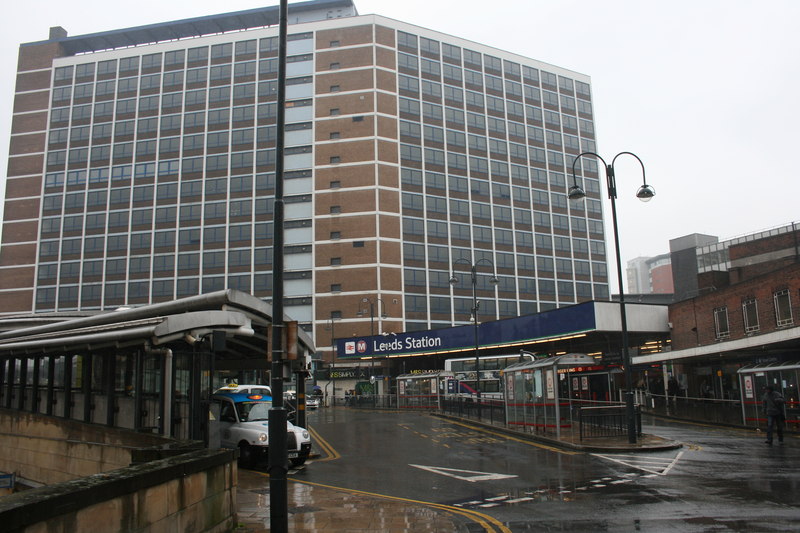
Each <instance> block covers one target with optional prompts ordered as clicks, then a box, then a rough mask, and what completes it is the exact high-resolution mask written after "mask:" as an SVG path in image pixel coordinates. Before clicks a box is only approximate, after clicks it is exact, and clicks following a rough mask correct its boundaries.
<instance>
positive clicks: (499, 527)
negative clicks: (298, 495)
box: [291, 479, 511, 533]
mask: <svg viewBox="0 0 800 533" xmlns="http://www.w3.org/2000/svg"><path fill="white" fill-rule="evenodd" d="M291 481H293V482H294V483H300V484H302V485H309V486H311V487H319V488H323V489H330V490H336V491H341V492H347V493H349V494H356V495H359V496H369V497H371V498H380V499H384V500H392V501H396V502H403V503H413V504H415V505H423V506H425V507H432V508H434V509H439V510H441V511H446V512H448V513H453V514H457V515H461V516H464V517H466V518H469V519H470V520H472V521H474V522H477V523H478V524H479V525H480V526H481V527H482V528H483V529H484V531H486V532H487V533H497V532H502V533H511V530H510V529H509V528H507V527H506V526H505V525H503V523H502V522H500V521H499V520H497V519H496V518H492V517H491V516H489V515H486V514H483V513H479V512H478V511H473V510H471V509H461V508H459V507H453V506H452V505H445V504H442V503H433V502H424V501H421V500H411V499H409V498H400V497H398V496H387V495H386V494H378V493H375V492H366V491H363V490H356V489H348V488H345V487H335V486H333V485H323V484H321V483H313V482H311V481H302V480H299V479H292V480H291Z"/></svg>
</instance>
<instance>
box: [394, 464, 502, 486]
mask: <svg viewBox="0 0 800 533" xmlns="http://www.w3.org/2000/svg"><path fill="white" fill-rule="evenodd" d="M408 466H413V467H414V468H419V469H421V470H427V471H428V472H433V473H434V474H441V475H443V476H448V477H454V478H456V479H460V480H462V481H469V482H470V483H475V482H476V481H492V480H495V479H508V478H512V477H517V476H515V475H511V474H493V473H491V472H476V471H475V470H459V469H457V468H444V467H441V466H423V465H412V464H409V465H408ZM459 474H466V475H459Z"/></svg>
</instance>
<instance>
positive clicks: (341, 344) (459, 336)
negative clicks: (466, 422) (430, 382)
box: [336, 302, 596, 359]
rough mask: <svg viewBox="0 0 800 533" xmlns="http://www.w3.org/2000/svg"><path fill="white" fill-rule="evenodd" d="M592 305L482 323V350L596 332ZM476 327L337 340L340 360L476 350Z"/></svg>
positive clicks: (457, 327)
mask: <svg viewBox="0 0 800 533" xmlns="http://www.w3.org/2000/svg"><path fill="white" fill-rule="evenodd" d="M595 324H596V322H595V308H594V303H593V302H586V303H582V304H578V305H573V306H570V307H564V308H561V309H554V310H552V311H546V312H544V313H537V314H535V315H525V316H520V317H515V318H507V319H504V320H497V321H493V322H485V323H483V324H480V325H479V326H478V342H479V344H480V345H481V346H498V345H503V344H508V343H515V342H525V341H534V340H537V339H546V338H551V337H559V336H563V335H572V334H577V333H582V332H586V331H590V330H593V329H595V327H596V326H595ZM474 328H475V327H474V326H471V325H468V326H456V327H453V328H445V329H431V330H426V331H414V332H409V333H398V334H390V335H388V336H383V335H375V336H367V337H355V338H350V339H337V340H336V349H337V353H338V357H339V358H340V359H359V358H363V357H390V356H399V355H414V354H423V353H437V352H446V351H451V350H453V351H460V350H464V349H468V348H470V347H474V346H475V329H474Z"/></svg>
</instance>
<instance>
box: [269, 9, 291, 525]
mask: <svg viewBox="0 0 800 533" xmlns="http://www.w3.org/2000/svg"><path fill="white" fill-rule="evenodd" d="M288 11H289V9H288V0H281V2H280V14H279V23H278V25H279V46H278V117H277V124H276V135H275V209H274V213H275V214H274V221H273V237H272V242H273V253H272V256H273V263H272V369H271V384H272V408H271V409H270V410H269V470H268V471H269V524H270V531H272V532H273V533H287V532H288V531H289V502H288V496H287V474H288V462H289V452H288V450H287V446H288V435H287V431H286V421H287V418H288V417H287V413H286V408H285V407H284V404H283V331H284V328H285V324H284V320H283V292H284V291H283V244H284V237H283V220H284V203H283V151H284V150H283V147H284V124H285V121H286V118H285V115H286V33H287V24H288Z"/></svg>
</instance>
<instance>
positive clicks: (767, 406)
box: [762, 385, 785, 446]
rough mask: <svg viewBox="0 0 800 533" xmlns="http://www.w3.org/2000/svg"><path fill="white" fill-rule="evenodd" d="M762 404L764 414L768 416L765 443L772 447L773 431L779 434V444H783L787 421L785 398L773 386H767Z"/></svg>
mask: <svg viewBox="0 0 800 533" xmlns="http://www.w3.org/2000/svg"><path fill="white" fill-rule="evenodd" d="M762 403H763V406H764V414H766V415H767V440H766V441H765V442H766V443H767V444H768V445H769V446H772V432H773V430H774V431H775V432H776V433H777V434H778V442H783V422H784V420H785V416H784V412H783V403H784V400H783V396H782V395H781V393H780V392H778V391H776V390H775V388H774V387H773V386H772V385H767V387H766V391H765V392H764V397H763V398H762Z"/></svg>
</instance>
